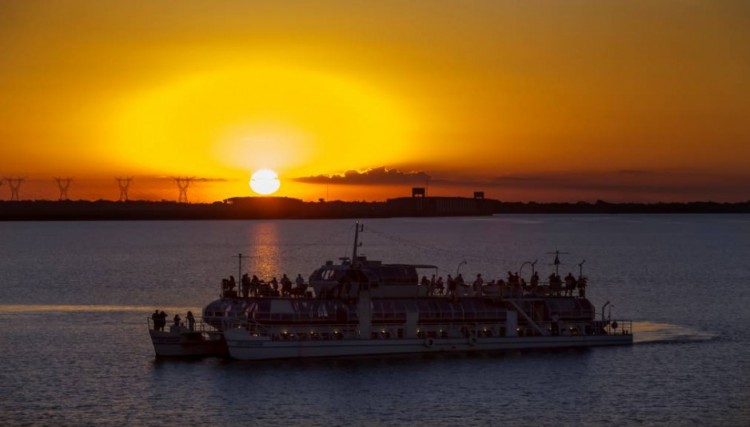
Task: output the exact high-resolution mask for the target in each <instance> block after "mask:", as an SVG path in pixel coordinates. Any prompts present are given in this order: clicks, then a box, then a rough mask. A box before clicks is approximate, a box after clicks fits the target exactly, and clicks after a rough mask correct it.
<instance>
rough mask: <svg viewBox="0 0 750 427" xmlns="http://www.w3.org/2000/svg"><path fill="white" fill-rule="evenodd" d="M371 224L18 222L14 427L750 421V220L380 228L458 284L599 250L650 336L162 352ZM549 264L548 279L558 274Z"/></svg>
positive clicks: (621, 296) (9, 228) (603, 273)
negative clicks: (245, 273) (317, 352)
mask: <svg viewBox="0 0 750 427" xmlns="http://www.w3.org/2000/svg"><path fill="white" fill-rule="evenodd" d="M352 238H353V221H350V220H335V221H195V222H190V221H185V222H172V221H164V222H44V223H38V222H5V223H0V322H2V325H3V328H2V329H1V330H0V349H1V350H2V357H3V363H2V364H0V424H3V425H21V424H28V425H53V424H54V425H159V426H169V425H178V424H193V425H213V426H222V425H291V424H294V425H321V426H330V425H342V426H343V425H383V424H385V425H430V426H435V425H437V426H456V425H488V426H495V425H502V424H511V425H535V426H536V425H555V426H557V425H596V426H598V425H603V424H605V423H606V424H613V425H721V426H727V425H737V426H740V425H748V424H750V308H749V307H748V306H749V305H750V216H747V215H702V216H699V215H658V216H649V215H621V216H606V215H581V216H576V215H558V216H552V215H518V216H496V217H491V218H450V219H446V218H430V219H378V220H367V222H366V225H365V232H364V233H363V234H362V235H361V238H362V241H363V242H364V245H363V247H362V249H361V252H362V253H364V254H365V255H367V256H368V257H370V258H373V259H382V260H384V261H391V262H409V263H425V264H435V265H438V266H439V267H440V268H441V271H440V274H443V275H445V274H448V273H455V271H456V269H457V267H458V265H459V263H461V262H462V261H466V264H465V265H463V266H462V267H461V272H462V273H463V274H464V275H465V276H467V277H471V276H473V275H475V274H476V273H479V272H481V273H483V275H484V277H487V278H492V277H503V276H504V275H505V274H506V272H507V271H508V270H512V271H518V270H521V272H522V273H523V274H524V275H526V276H528V273H529V272H530V270H529V267H528V265H525V266H524V267H523V269H521V266H522V264H523V263H524V262H525V261H534V260H536V259H538V260H539V262H538V264H537V269H538V270H540V271H541V273H542V275H543V276H544V275H546V274H549V272H550V271H551V269H552V268H553V267H552V266H550V262H551V261H552V259H553V257H554V256H553V255H549V254H548V252H551V251H554V250H557V249H559V250H561V251H564V252H567V254H563V255H561V259H562V262H563V263H564V265H563V266H561V271H560V272H561V273H562V274H567V272H568V271H573V272H574V273H575V272H576V271H577V270H576V269H577V267H576V266H575V264H577V263H579V262H581V261H582V260H583V259H585V260H586V263H585V271H584V272H585V274H587V275H588V276H589V278H590V281H589V283H590V285H589V289H588V294H589V297H590V299H591V300H592V302H593V303H594V305H595V306H596V307H597V308H600V307H601V306H602V304H603V303H604V302H605V301H607V300H609V301H611V302H612V304H613V305H614V309H613V311H612V315H613V317H617V318H629V319H633V320H634V321H635V324H634V332H635V339H636V344H635V345H633V346H627V347H615V348H596V349H589V350H577V351H554V352H531V353H508V354H499V355H482V356H457V355H451V356H433V357H397V358H378V359H361V360H316V361H303V362H281V363H278V362H276V363H242V362H227V361H222V360H217V359H206V360H201V361H192V362H181V361H164V362H162V361H159V362H157V361H155V360H154V354H153V348H152V346H151V342H150V340H149V338H148V332H147V329H146V328H147V327H146V318H147V317H148V316H149V315H150V313H151V312H153V310H154V309H156V308H159V309H164V310H166V311H167V312H168V313H169V315H170V316H171V315H173V314H174V313H176V312H179V313H180V314H181V315H182V316H183V317H184V314H185V312H186V311H187V310H188V309H192V310H193V311H194V312H195V311H196V310H197V311H198V312H200V309H201V307H202V306H203V305H205V304H206V303H208V302H209V301H211V300H213V299H216V298H217V296H218V293H219V287H220V286H219V284H220V280H221V278H222V277H228V276H229V275H230V274H233V275H235V276H236V275H237V273H238V263H237V257H236V256H237V254H238V253H243V254H245V255H248V256H249V257H250V258H248V259H246V260H245V261H244V265H243V269H249V270H250V271H251V272H252V273H257V274H258V275H259V276H260V277H266V278H268V277H270V276H272V275H280V274H281V273H287V274H289V275H292V274H293V275H295V276H296V274H297V273H302V274H303V276H306V275H307V274H309V273H310V272H311V271H312V270H313V269H314V268H316V267H318V266H319V265H320V264H321V263H322V262H324V261H325V260H327V259H332V260H336V258H338V257H340V256H347V255H349V254H350V253H351V249H352V248H351V245H352ZM545 273H546V274H545Z"/></svg>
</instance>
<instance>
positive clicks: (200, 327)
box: [146, 316, 219, 333]
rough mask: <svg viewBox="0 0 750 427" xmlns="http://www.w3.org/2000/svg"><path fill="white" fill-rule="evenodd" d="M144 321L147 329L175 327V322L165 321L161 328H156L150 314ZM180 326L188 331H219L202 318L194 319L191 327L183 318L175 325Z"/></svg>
mask: <svg viewBox="0 0 750 427" xmlns="http://www.w3.org/2000/svg"><path fill="white" fill-rule="evenodd" d="M146 323H147V324H148V329H149V330H152V331H158V330H162V331H163V330H166V329H167V328H169V330H170V331H171V330H172V328H174V327H175V324H174V322H173V321H165V324H164V325H163V327H162V328H161V329H156V325H155V324H154V323H155V322H154V319H152V318H151V317H150V316H149V317H147V318H146ZM177 326H178V327H180V328H184V329H185V330H186V331H189V332H200V333H213V332H219V330H218V329H217V328H215V327H213V326H212V325H211V324H209V323H207V322H205V321H204V320H203V319H196V320H195V324H194V325H193V328H192V329H191V328H190V326H189V325H187V324H186V322H185V320H184V319H182V320H180V324H179V325H177Z"/></svg>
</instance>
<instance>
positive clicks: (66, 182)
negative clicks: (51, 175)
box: [55, 176, 73, 200]
mask: <svg viewBox="0 0 750 427" xmlns="http://www.w3.org/2000/svg"><path fill="white" fill-rule="evenodd" d="M55 181H57V188H59V189H60V200H70V199H68V188H70V183H71V182H73V178H72V177H69V176H68V177H65V178H61V177H59V176H56V177H55Z"/></svg>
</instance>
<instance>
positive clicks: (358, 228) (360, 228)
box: [352, 222, 365, 265]
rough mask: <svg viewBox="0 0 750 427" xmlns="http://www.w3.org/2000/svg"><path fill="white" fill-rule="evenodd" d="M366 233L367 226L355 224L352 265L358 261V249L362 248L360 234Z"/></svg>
mask: <svg viewBox="0 0 750 427" xmlns="http://www.w3.org/2000/svg"><path fill="white" fill-rule="evenodd" d="M360 231H365V225H364V224H360V223H358V222H357V223H355V224H354V249H353V250H352V265H354V263H355V262H356V261H357V248H359V247H360V246H362V244H361V243H359V232H360Z"/></svg>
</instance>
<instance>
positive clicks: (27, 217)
mask: <svg viewBox="0 0 750 427" xmlns="http://www.w3.org/2000/svg"><path fill="white" fill-rule="evenodd" d="M678 213H683V214H688V213H691V214H716V213H737V214H745V213H750V201H748V202H740V203H718V202H690V203H607V202H604V201H597V202H596V203H587V202H577V203H536V202H503V201H499V200H492V199H481V198H480V199H472V198H461V197H426V198H422V197H416V198H411V197H410V198H397V199H389V200H387V201H385V202H343V201H331V202H304V201H302V200H299V199H292V198H286V197H247V198H233V199H228V200H225V201H223V202H215V203H177V202H167V201H160V202H152V201H127V202H115V201H106V200H98V201H44V200H39V201H0V221H105V220H123V221H124V220H227V219H337V218H394V217H443V216H445V217H449V216H490V215H493V214H678Z"/></svg>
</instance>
